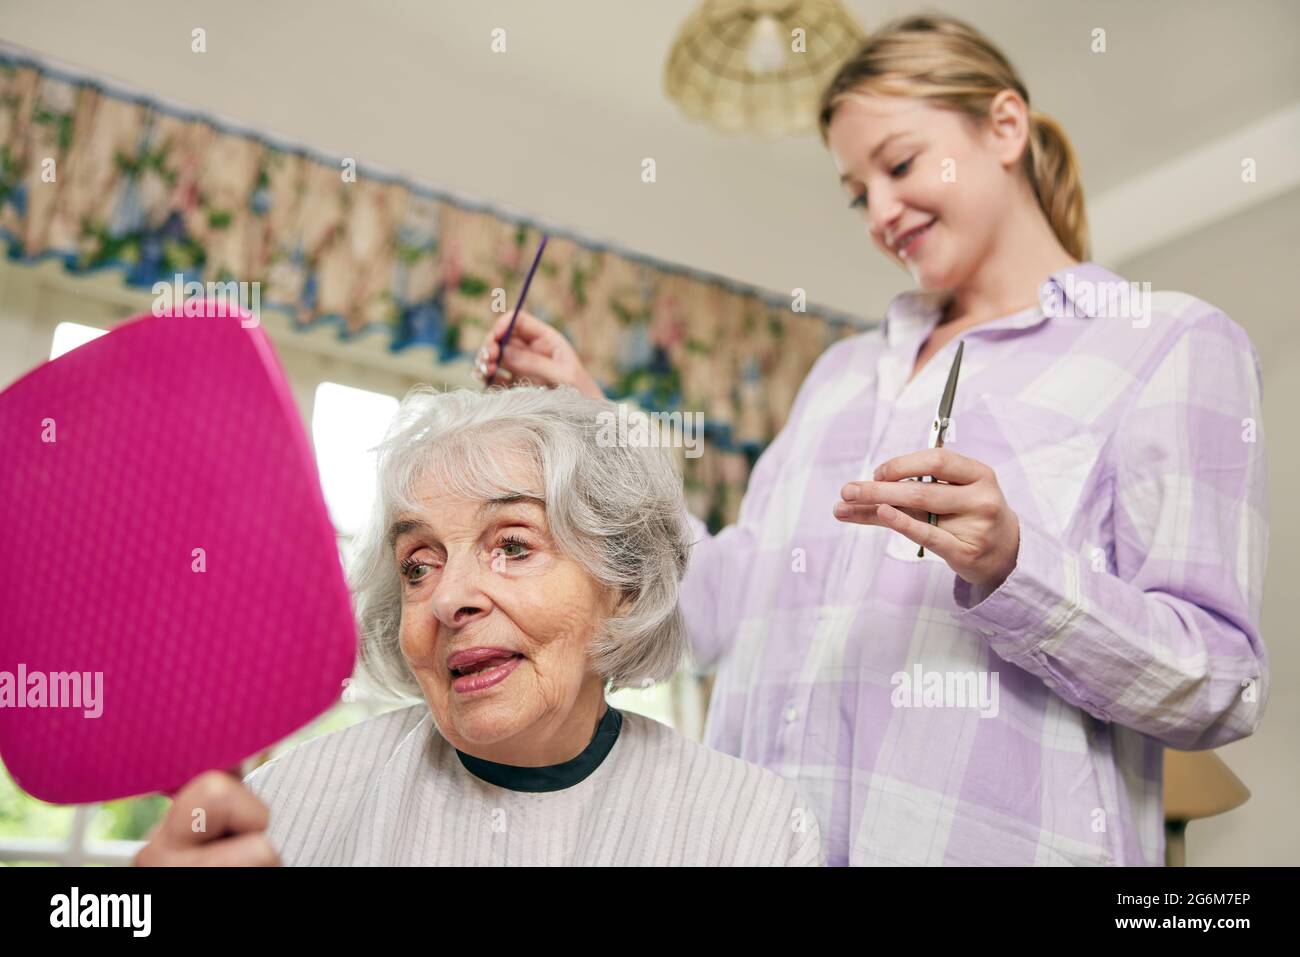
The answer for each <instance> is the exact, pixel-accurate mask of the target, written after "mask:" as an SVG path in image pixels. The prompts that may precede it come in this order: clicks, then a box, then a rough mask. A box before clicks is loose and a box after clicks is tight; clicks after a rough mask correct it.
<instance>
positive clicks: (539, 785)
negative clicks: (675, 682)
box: [456, 704, 623, 793]
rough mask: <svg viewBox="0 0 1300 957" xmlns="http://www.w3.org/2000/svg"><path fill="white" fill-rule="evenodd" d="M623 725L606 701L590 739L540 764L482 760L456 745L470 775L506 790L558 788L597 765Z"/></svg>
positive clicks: (580, 778)
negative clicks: (575, 751)
mask: <svg viewBox="0 0 1300 957" xmlns="http://www.w3.org/2000/svg"><path fill="white" fill-rule="evenodd" d="M622 728H623V713H622V712H621V711H619V710H618V709H617V708H614V707H611V706H610V705H608V704H607V705H606V706H605V714H604V716H603V717H602V718H601V719H600V724H599V725H597V727H596V733H595V735H593V736H592V739H591V743H590V744H588V745H587V747H586V748H584V749H583V751H582V753H581V754H579V755H578V756H577V757H576V758H571V759H570V760H568V761H565V762H563V763H561V764H550V765H546V766H545V767H540V768H526V767H520V766H518V765H514V764H499V763H498V762H496V761H485V760H484V759H483V758H476V757H474V755H472V754H466V753H465V752H464V751H462V750H460V748H456V754H457V755H458V756H459V757H460V763H461V764H462V765H464V766H465V770H466V771H468V772H469V773H470V774H472V775H474V777H476V778H478V779H480V780H482V781H486V782H487V783H488V784H495V785H496V786H497V787H500V788H506V789H507V790H510V791H531V792H533V793H538V792H543V791H562V790H564V789H565V788H571V787H573V786H574V785H575V784H579V783H580V782H582V781H584V780H586V779H587V777H588V776H589V775H590V774H591V773H592V772H593V771H595V770H596V768H598V767H600V765H601V762H602V761H604V760H605V757H606V756H607V755H608V754H609V752H610V750H611V749H612V748H613V747H614V742H615V741H617V740H618V733H619V731H620V730H622Z"/></svg>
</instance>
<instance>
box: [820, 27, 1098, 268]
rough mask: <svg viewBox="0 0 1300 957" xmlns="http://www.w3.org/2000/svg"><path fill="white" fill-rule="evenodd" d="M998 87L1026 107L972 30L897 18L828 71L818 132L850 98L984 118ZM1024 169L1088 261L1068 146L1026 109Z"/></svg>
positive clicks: (1052, 220) (1012, 73)
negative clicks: (883, 98)
mask: <svg viewBox="0 0 1300 957" xmlns="http://www.w3.org/2000/svg"><path fill="white" fill-rule="evenodd" d="M1006 89H1011V90H1015V91H1016V92H1017V93H1018V94H1020V96H1021V98H1023V99H1024V101H1025V105H1026V106H1028V105H1029V91H1028V90H1026V89H1025V85H1024V83H1022V82H1021V80H1020V76H1019V75H1018V74H1017V73H1016V70H1015V67H1013V66H1012V65H1011V63H1010V62H1009V61H1008V60H1007V58H1006V57H1005V56H1004V55H1003V54H1002V51H1000V50H999V49H998V48H997V47H996V46H994V45H993V43H992V42H991V41H990V40H989V39H988V38H987V37H985V36H984V35H983V34H982V33H980V32H979V31H978V30H976V29H975V28H974V27H972V26H970V25H969V24H967V23H964V22H963V21H961V20H957V19H955V18H953V17H947V16H940V15H921V16H909V17H904V18H902V19H898V20H894V21H891V22H890V23H887V24H885V25H884V26H882V27H880V28H879V29H878V30H876V31H875V32H873V33H872V34H871V35H870V36H868V37H867V39H866V42H865V43H864V45H863V46H862V48H861V49H860V50H859V51H858V52H857V53H856V54H855V55H854V56H853V57H852V58H850V59H849V60H848V62H846V63H845V64H844V65H843V66H842V67H841V68H840V70H839V72H838V73H836V75H835V78H834V79H833V80H831V83H830V85H829V86H828V87H827V88H826V90H825V92H824V93H823V94H822V97H821V102H820V104H819V106H818V127H819V129H820V130H821V136H822V142H823V143H826V142H827V131H828V130H829V128H830V124H831V117H832V116H834V114H835V110H836V108H837V107H838V106H839V105H840V104H841V103H842V102H843V101H844V100H845V99H846V98H847V97H848V96H849V95H850V94H852V93H860V92H869V93H879V94H882V95H894V96H907V97H919V98H922V99H927V100H933V101H935V102H936V103H938V104H940V105H941V106H944V107H948V108H950V109H954V110H958V111H960V112H961V113H964V114H966V115H967V116H969V117H972V118H974V119H976V120H980V119H984V118H985V117H987V116H988V112H989V105H990V103H991V102H992V100H993V97H994V96H996V95H997V94H998V93H999V92H1001V91H1002V90H1006ZM1024 170H1025V175H1026V176H1027V177H1028V179H1029V184H1030V186H1031V187H1033V190H1034V195H1035V196H1036V197H1037V198H1038V204H1039V206H1041V207H1042V210H1043V213H1044V214H1045V215H1046V216H1047V222H1048V224H1049V225H1050V226H1051V228H1052V232H1053V233H1055V234H1056V238H1057V239H1058V240H1060V243H1061V245H1062V246H1064V247H1065V250H1066V252H1068V253H1069V254H1070V255H1071V256H1073V257H1074V258H1075V259H1078V260H1086V259H1088V258H1089V242H1088V218H1087V213H1086V211H1085V209H1084V202H1083V180H1082V177H1081V176H1080V174H1079V163H1078V160H1077V159H1076V158H1075V155H1074V149H1073V148H1072V147H1071V146H1070V140H1069V137H1067V136H1066V135H1065V130H1064V129H1062V128H1061V125H1060V124H1059V123H1057V122H1056V121H1055V120H1054V119H1052V118H1051V117H1050V116H1047V115H1046V114H1044V113H1039V112H1038V111H1037V110H1032V109H1031V110H1030V111H1029V147H1028V149H1026V150H1025V158H1024Z"/></svg>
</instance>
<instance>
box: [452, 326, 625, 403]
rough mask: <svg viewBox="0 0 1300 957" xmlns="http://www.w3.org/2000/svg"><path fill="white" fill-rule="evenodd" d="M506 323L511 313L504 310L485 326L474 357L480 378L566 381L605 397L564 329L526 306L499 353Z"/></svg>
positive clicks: (507, 382)
mask: <svg viewBox="0 0 1300 957" xmlns="http://www.w3.org/2000/svg"><path fill="white" fill-rule="evenodd" d="M509 326H510V314H509V313H505V314H503V315H502V316H501V317H500V318H499V319H498V320H497V321H496V322H495V323H494V324H493V325H492V328H491V329H490V330H488V334H487V336H486V337H485V338H484V341H483V347H482V348H481V349H479V351H478V355H477V356H476V357H475V361H474V372H475V375H476V376H477V377H478V379H479V381H480V382H482V381H484V380H486V379H487V377H488V376H491V375H495V376H496V379H495V382H498V383H501V384H503V385H514V384H515V383H518V382H521V381H523V380H527V381H528V382H530V383H532V384H533V385H544V386H557V385H569V386H573V387H574V388H575V389H577V390H578V391H579V392H581V393H582V394H583V395H586V396H590V397H591V398H593V399H603V398H605V393H604V392H602V391H601V389H600V386H599V385H597V384H596V380H595V379H593V378H592V377H591V375H590V374H589V373H588V372H587V370H586V369H585V368H584V367H583V365H582V360H581V359H579V358H578V353H577V352H575V351H574V349H573V346H572V345H570V344H569V340H568V339H566V338H564V335H563V333H561V332H560V331H559V330H558V329H555V328H553V327H552V326H548V325H547V324H546V323H544V322H542V320H540V319H538V318H537V317H536V316H534V315H533V314H532V313H530V312H527V311H526V310H523V309H521V310H519V318H518V319H517V320H516V321H515V328H514V331H513V332H511V333H510V340H509V341H508V342H507V343H506V348H505V355H502V354H501V337H502V336H504V335H505V333H506V329H507V328H508V327H509ZM502 373H505V374H504V375H503V374H502Z"/></svg>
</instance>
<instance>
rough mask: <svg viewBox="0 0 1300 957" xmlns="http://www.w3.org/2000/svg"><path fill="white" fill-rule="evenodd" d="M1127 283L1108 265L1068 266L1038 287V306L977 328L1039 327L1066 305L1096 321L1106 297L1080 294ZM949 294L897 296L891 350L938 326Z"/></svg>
mask: <svg viewBox="0 0 1300 957" xmlns="http://www.w3.org/2000/svg"><path fill="white" fill-rule="evenodd" d="M1115 282H1125V280H1124V279H1122V278H1121V277H1120V276H1118V275H1116V274H1115V273H1113V272H1111V271H1110V270H1109V269H1107V268H1106V267H1105V266H1101V265H1098V264H1097V263H1094V262H1082V263H1079V264H1078V265H1075V266H1066V267H1065V268H1064V269H1058V270H1057V271H1056V272H1054V273H1052V274H1051V275H1049V276H1048V277H1047V278H1046V279H1045V280H1043V282H1042V283H1041V284H1040V285H1039V288H1038V307H1037V308H1036V309H1032V310H1031V309H1025V310H1023V311H1021V312H1018V313H1015V314H1014V315H1011V316H1003V317H1002V318H1000V319H995V320H993V321H992V322H989V323H985V324H983V325H980V326H976V327H975V329H972V330H971V331H972V332H974V331H977V330H979V329H1008V328H1010V329H1025V328H1028V327H1030V326H1036V325H1038V324H1040V323H1042V322H1043V321H1045V320H1046V319H1047V318H1048V317H1049V316H1060V315H1063V314H1065V313H1066V311H1067V309H1066V305H1065V304H1066V303H1067V302H1068V303H1069V304H1070V307H1071V308H1070V310H1069V312H1070V314H1071V315H1074V316H1077V317H1080V318H1088V319H1092V318H1095V317H1096V315H1097V308H1098V303H1099V301H1104V297H1102V296H1098V295H1096V294H1095V292H1094V293H1093V294H1090V295H1086V296H1080V295H1079V291H1080V290H1081V289H1083V288H1084V287H1085V286H1089V287H1091V288H1092V289H1094V290H1095V289H1097V288H1098V285H1099V284H1101V283H1115ZM947 301H948V293H947V292H945V291H934V290H924V289H912V290H909V291H908V292H904V293H900V294H899V295H897V296H895V297H894V298H893V300H892V301H891V302H890V303H889V307H888V308H887V309H886V310H885V319H884V322H882V323H881V328H882V330H883V332H884V335H885V342H886V343H887V344H888V345H889V346H890V347H891V348H892V347H894V346H897V345H899V344H900V343H903V342H906V341H907V340H909V339H911V338H912V336H913V335H914V334H916V333H917V332H920V331H921V330H923V329H928V328H930V327H931V326H934V325H936V324H937V323H938V321H939V318H940V316H942V315H943V307H944V304H945V303H946V302H947Z"/></svg>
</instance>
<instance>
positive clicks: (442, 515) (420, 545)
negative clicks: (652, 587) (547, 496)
mask: <svg viewBox="0 0 1300 957" xmlns="http://www.w3.org/2000/svg"><path fill="white" fill-rule="evenodd" d="M426 489H427V492H426V493H425V494H423V495H421V497H420V501H421V502H422V504H423V508H422V510H421V511H420V512H419V513H418V514H403V515H401V516H398V524H397V526H396V528H397V530H398V535H397V537H396V538H395V539H394V561H395V562H396V563H397V566H398V570H399V572H398V573H399V574H400V576H401V578H402V591H403V601H402V624H401V646H402V653H403V655H405V657H406V660H407V661H408V663H409V664H410V666H411V670H412V672H413V673H414V674H415V676H416V678H417V680H418V681H419V683H420V686H421V688H422V689H423V691H424V696H425V698H426V699H427V701H428V703H429V707H430V709H431V710H432V712H433V717H434V720H435V721H436V722H437V725H438V728H439V730H440V731H441V732H442V734H443V735H444V737H446V738H447V739H448V740H449V741H451V743H452V744H453V745H455V746H456V747H458V748H460V749H461V750H462V751H467V752H470V753H476V754H477V755H478V756H479V757H486V758H488V759H489V760H492V759H494V755H493V752H492V748H491V747H490V746H491V745H494V744H504V745H505V746H507V747H510V748H512V752H511V753H514V752H517V751H518V750H519V748H516V747H514V746H515V745H518V746H522V747H523V750H525V751H528V750H529V747H528V746H529V744H530V743H531V742H536V743H539V744H540V743H541V742H545V741H547V740H549V739H552V738H553V737H554V735H555V733H557V732H558V731H559V730H560V729H562V728H564V727H566V726H567V725H572V724H573V722H574V720H575V713H574V712H575V706H576V705H577V704H578V702H579V700H580V699H582V700H583V701H587V700H590V699H591V697H592V694H593V693H594V694H596V695H600V694H602V693H603V687H602V682H601V680H600V678H599V676H598V675H596V674H595V673H594V672H593V671H592V669H591V665H590V662H589V660H588V658H587V648H588V644H589V642H590V639H591V637H592V635H593V633H594V631H595V629H596V627H597V625H598V624H599V622H600V620H601V619H602V618H603V617H604V615H605V614H607V613H608V607H607V605H606V600H607V592H606V591H605V590H604V589H603V588H602V587H601V586H600V584H599V583H598V582H596V581H595V580H594V579H593V578H592V577H591V576H590V575H588V574H587V572H586V571H585V569H583V568H582V567H581V566H579V565H578V564H577V563H575V562H574V561H572V560H571V559H569V558H566V557H565V556H563V555H561V554H560V553H559V551H558V550H557V548H556V546H555V543H554V542H553V541H552V540H551V537H550V535H549V532H548V528H547V521H546V511H545V508H544V507H543V504H542V503H541V502H540V501H538V500H536V499H531V498H514V499H512V498H505V497H503V498H502V499H497V500H492V501H484V500H481V499H464V498H454V497H448V496H446V495H439V494H438V493H437V491H436V489H433V488H431V487H429V486H428V484H426ZM595 700H597V701H598V700H599V698H598V697H597V698H596V699H595ZM591 720H592V716H591V715H588V716H587V718H586V719H585V734H586V737H587V738H589V737H590V734H591V731H592V727H591V724H590V721H591ZM581 741H582V744H585V743H586V738H583V739H581ZM539 753H540V751H539ZM540 763H550V762H549V761H542V762H540Z"/></svg>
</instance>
